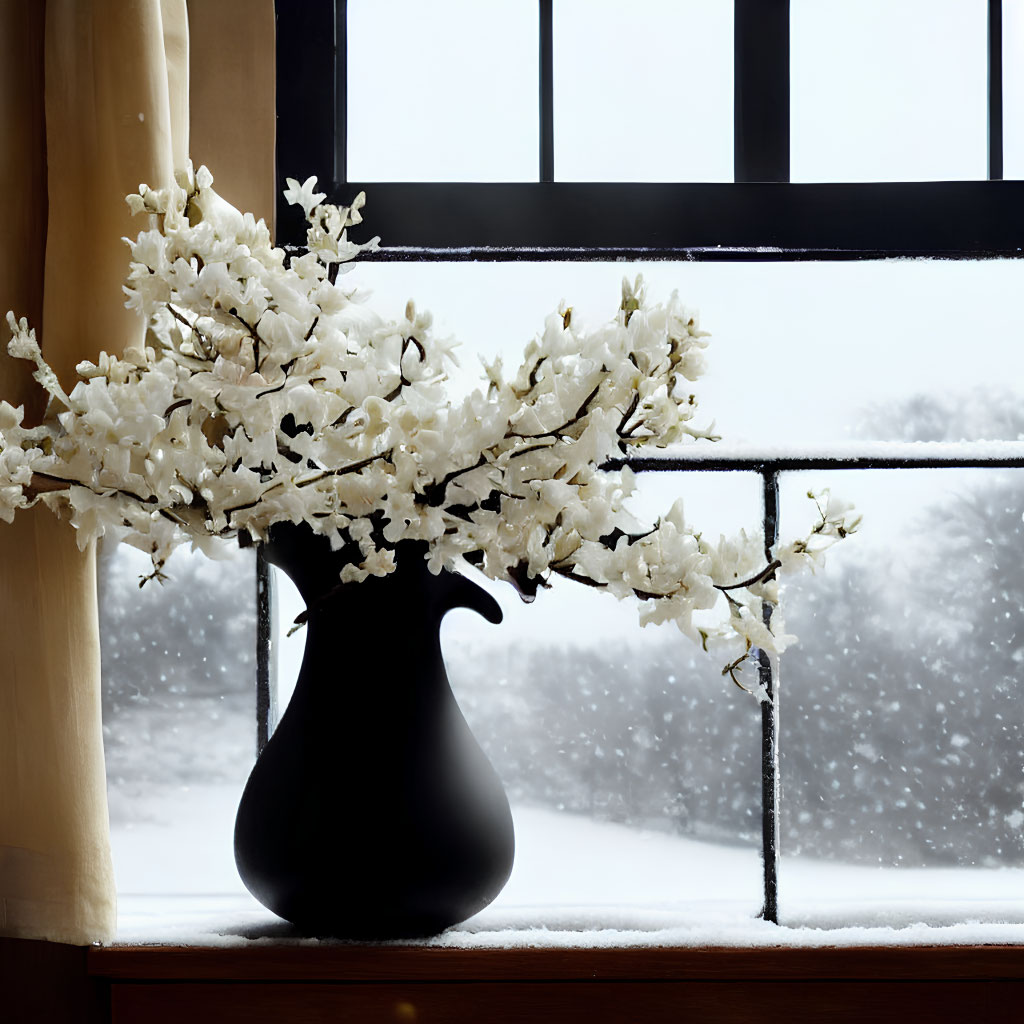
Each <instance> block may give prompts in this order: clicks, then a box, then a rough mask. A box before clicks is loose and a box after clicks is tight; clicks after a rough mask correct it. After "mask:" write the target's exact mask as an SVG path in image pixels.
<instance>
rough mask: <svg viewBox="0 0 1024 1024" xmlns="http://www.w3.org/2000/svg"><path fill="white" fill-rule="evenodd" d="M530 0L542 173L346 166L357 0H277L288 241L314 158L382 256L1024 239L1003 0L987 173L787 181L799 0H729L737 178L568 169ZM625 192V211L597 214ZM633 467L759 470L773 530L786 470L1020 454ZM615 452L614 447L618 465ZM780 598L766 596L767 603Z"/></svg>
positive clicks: (838, 254) (1011, 243)
mask: <svg viewBox="0 0 1024 1024" xmlns="http://www.w3.org/2000/svg"><path fill="white" fill-rule="evenodd" d="M557 2H558V0H537V5H538V28H539V32H538V40H539V81H538V102H539V122H538V129H539V130H538V180H537V181H536V182H518V183H501V182H442V183H438V182H430V183H426V182H403V183H394V182H369V183H364V182H351V181H349V180H348V177H347V96H346V93H347V45H348V33H347V0H303V2H302V3H295V2H294V0H277V2H276V10H277V109H278V119H277V179H278V180H277V185H278V192H277V194H278V205H277V209H276V232H277V240H278V244H282V245H285V246H286V247H288V246H294V247H301V245H302V244H303V242H304V239H305V225H304V221H303V219H302V214H301V211H300V210H299V209H298V208H297V207H290V206H288V205H287V204H286V203H284V201H283V200H282V199H281V198H280V197H281V192H282V191H283V189H284V187H285V178H286V177H299V178H305V177H307V176H308V175H310V174H315V175H317V178H318V181H319V186H318V187H319V188H321V189H322V190H323V191H325V192H326V193H327V195H328V199H329V200H330V201H331V202H335V203H338V204H340V205H345V204H346V203H348V202H350V201H351V199H352V197H353V196H354V195H355V194H357V193H358V192H360V191H363V190H365V191H367V192H368V193H369V195H370V197H371V203H372V221H371V223H372V229H373V233H374V234H377V235H379V236H380V237H381V238H382V239H383V240H384V244H383V246H382V247H381V249H380V250H379V251H378V252H376V253H373V254H368V255H366V256H364V257H363V259H366V260H374V261H406V260H411V261H440V260H443V261H472V260H486V261H493V262H498V261H505V260H533V261H540V260H545V261H548V260H551V261H557V260H576V261H579V260H601V261H605V260H626V259H635V260H698V261H730V262H739V261H767V262H787V261H788V262H793V261H802V260H864V259H872V260H876V259H890V258H906V257H919V258H920V257H924V258H932V259H971V260H979V259H994V258H1015V259H1019V258H1022V257H1024V181H1005V180H1003V103H1002V63H1003V62H1002V0H987V2H988V11H987V14H988V31H987V60H988V110H987V139H988V152H987V166H988V176H987V178H986V179H985V180H979V181H912V182H900V181H887V182H858V183H827V184H817V183H791V182H790V181H789V177H790V167H789V153H790V111H789V98H790V96H789V90H790V75H789V69H790V53H789V51H790V46H789V41H790V34H789V20H790V4H789V0H733V3H734V109H733V129H734V175H733V176H734V181H733V182H727V183H637V182H602V183H587V182H560V181H557V180H556V173H555V172H556V170H557V168H556V167H555V164H554V138H555V135H554V133H555V131H556V130H557V125H556V124H555V123H554V104H553V61H554V39H553V4H554V3H557ZM610 209H614V210H615V211H616V216H615V217H614V218H610V217H608V216H604V215H602V216H596V215H595V214H596V212H597V211H607V210H610ZM628 463H629V465H630V466H631V467H632V468H633V469H634V470H637V471H665V470H679V469H683V470H701V471H753V472H757V473H760V475H761V477H762V494H763V519H764V530H765V539H766V552H767V548H768V547H770V546H771V544H773V543H774V541H775V540H776V539H777V536H778V474H779V473H780V472H784V471H787V470H798V469H851V470H853V469H913V468H934V467H947V468H953V467H955V468H964V467H986V468H997V467H1013V468H1021V467H1024V458H1018V457H1015V456H1007V457H1001V458H994V457H991V456H985V455H979V456H978V457H976V458H975V457H971V456H954V457H950V456H948V455H946V456H939V457H936V456H922V455H908V454H907V453H905V452H903V453H899V454H893V455H892V456H879V455H877V453H876V454H873V455H870V456H851V457H848V458H845V459H842V460H837V459H834V458H823V457H801V458H795V457H781V458H760V457H751V458H722V459H703V460H701V461H700V462H699V463H695V462H693V461H688V460H687V459H685V458H659V457H646V458H631V459H629V460H628ZM621 464H622V462H621V461H619V462H614V463H609V465H610V466H614V465H621ZM257 572H258V580H259V584H258V586H259V598H258V600H259V602H260V603H259V610H260V637H261V639H260V650H259V657H258V676H259V678H258V688H257V720H258V743H259V745H260V746H262V744H263V743H265V742H266V738H267V736H268V735H269V729H270V724H269V723H270V722H271V721H272V720H273V714H272V710H271V702H272V699H273V690H274V687H273V685H272V682H271V679H270V674H271V672H272V659H270V658H269V656H268V651H269V644H270V626H269V617H270V607H271V602H270V597H269V593H270V591H269V578H268V576H267V568H266V565H265V564H264V563H263V562H262V560H258V568H257ZM768 613H769V614H770V610H769V612H768ZM761 680H762V682H763V683H764V684H765V686H766V689H767V690H768V693H769V694H770V695H771V697H772V699H771V700H769V701H767V702H765V703H764V704H763V705H762V735H761V748H762V833H763V836H762V839H763V844H762V845H763V852H764V897H765V902H764V908H763V911H762V913H763V916H764V917H765V919H767V920H770V921H775V922H777V920H778V916H777V915H778V906H777V885H778V883H777V868H778V815H777V811H778V800H779V776H778V743H777V706H776V701H775V693H774V686H773V679H772V674H771V669H770V667H769V665H768V662H767V659H766V658H762V661H761Z"/></svg>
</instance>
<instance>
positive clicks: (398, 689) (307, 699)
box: [235, 524, 515, 939]
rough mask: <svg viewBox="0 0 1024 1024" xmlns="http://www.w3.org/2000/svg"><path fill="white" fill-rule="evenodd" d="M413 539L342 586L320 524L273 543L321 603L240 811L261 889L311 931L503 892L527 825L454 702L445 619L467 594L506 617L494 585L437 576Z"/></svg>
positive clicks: (430, 928) (413, 927)
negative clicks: (392, 558)
mask: <svg viewBox="0 0 1024 1024" xmlns="http://www.w3.org/2000/svg"><path fill="white" fill-rule="evenodd" d="M425 551H426V546H425V545H424V544H419V543H416V542H404V543H403V544H401V545H399V548H398V551H397V553H396V558H397V563H398V567H397V569H396V570H395V572H393V573H392V574H391V575H389V576H387V577H381V578H377V577H370V578H369V579H367V580H364V581H363V582H362V583H353V584H346V585H343V586H339V585H338V584H339V580H338V572H339V569H340V566H341V561H340V558H341V556H340V555H339V553H337V552H332V551H331V550H330V544H329V542H328V541H327V540H326V539H325V538H323V537H318V536H317V535H315V534H314V533H313V532H312V531H311V530H310V529H309V528H308V527H306V526H302V525H300V526H292V525H290V524H283V525H280V526H275V527H274V528H273V529H272V531H271V534H270V538H269V539H268V541H267V543H266V545H265V547H264V552H265V555H266V558H267V560H268V561H269V562H271V563H272V564H274V565H277V566H278V567H280V568H281V569H283V570H284V571H285V572H286V573H287V574H288V575H289V576H290V577H291V579H292V580H293V581H294V583H295V585H296V586H297V588H298V590H299V592H300V594H301V595H302V597H303V600H304V601H305V602H306V605H307V610H308V616H309V618H308V622H307V625H306V630H307V635H306V649H305V654H304V656H303V660H302V668H301V670H300V673H299V679H298V683H297V685H296V688H295V692H294V694H293V696H292V699H291V701H290V703H289V705H288V709H287V711H286V712H285V714H284V716H283V717H282V719H281V722H280V724H279V725H278V727H277V729H276V731H275V732H274V735H273V736H272V737H271V739H270V742H269V743H268V744H267V746H266V748H265V749H264V751H263V753H262V754H261V755H260V757H259V759H258V761H257V762H256V766H255V767H254V768H253V771H252V774H251V775H250V776H249V781H248V783H247V784H246V787H245V791H244V793H243V795H242V800H241V804H240V805H239V808H238V816H237V818H236V821H235V862H236V864H237V866H238V871H239V874H240V875H241V877H242V881H243V882H244V883H245V885H246V888H248V890H249V891H250V892H251V893H252V894H253V896H255V897H256V899H258V900H259V901H260V903H262V904H263V905H264V906H265V907H267V908H269V909H270V910H272V911H273V912H274V913H275V914H277V915H279V916H280V917H283V918H285V919H286V920H288V921H291V922H293V923H294V924H295V925H296V926H297V927H298V928H299V929H300V930H301V931H302V932H305V933H308V934H311V935H321V936H335V937H340V938H366V939H384V938H406V937H420V936H426V935H433V934H436V933H438V932H440V931H442V930H443V929H444V928H447V927H448V926H449V925H452V924H455V923H456V922H458V921H463V920H465V919H466V918H468V917H471V916H472V915H473V914H475V913H476V912H477V911H479V910H481V909H482V908H483V907H485V906H487V904H488V903H490V902H491V900H493V899H494V897H495V896H497V895H498V893H499V892H500V891H501V889H502V887H503V886H504V884H505V882H506V881H507V880H508V876H509V873H510V872H511V870H512V859H513V854H514V850H515V837H514V834H513V829H512V815H511V812H510V810H509V805H508V799H507V798H506V796H505V792H504V790H503V788H502V785H501V782H500V780H499V779H498V776H497V774H496V773H495V771H494V769H493V768H492V767H491V764H490V762H489V761H488V760H487V758H486V757H485V755H484V753H483V751H482V750H481V749H480V747H479V745H478V744H477V742H476V740H475V739H474V738H473V735H472V733H471V732H470V730H469V726H468V725H467V724H466V721H465V719H464V718H463V717H462V713H461V712H460V710H459V707H458V705H457V703H456V701H455V698H454V696H453V694H452V691H451V688H450V686H449V684H448V676H447V674H446V672H445V667H444V661H443V659H442V657H441V644H440V635H439V627H440V624H441V619H442V617H443V616H444V615H445V613H446V612H448V611H449V610H450V609H452V608H457V607H466V608H472V609H474V610H475V611H478V612H479V613H480V614H481V615H483V616H484V617H485V618H487V619H489V620H490V621H491V622H495V623H496V622H500V621H501V610H500V609H499V607H498V605H497V603H496V602H495V601H494V599H493V598H491V597H490V595H489V594H487V593H486V592H485V591H483V590H482V589H481V588H480V587H478V586H476V585H475V584H474V583H471V582H470V581H469V580H468V579H466V578H465V577H463V576H460V575H457V574H455V573H450V572H443V573H441V575H440V576H434V575H433V574H432V573H430V571H429V570H428V568H427V565H426V562H425V561H424V558H423V556H424V553H425Z"/></svg>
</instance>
